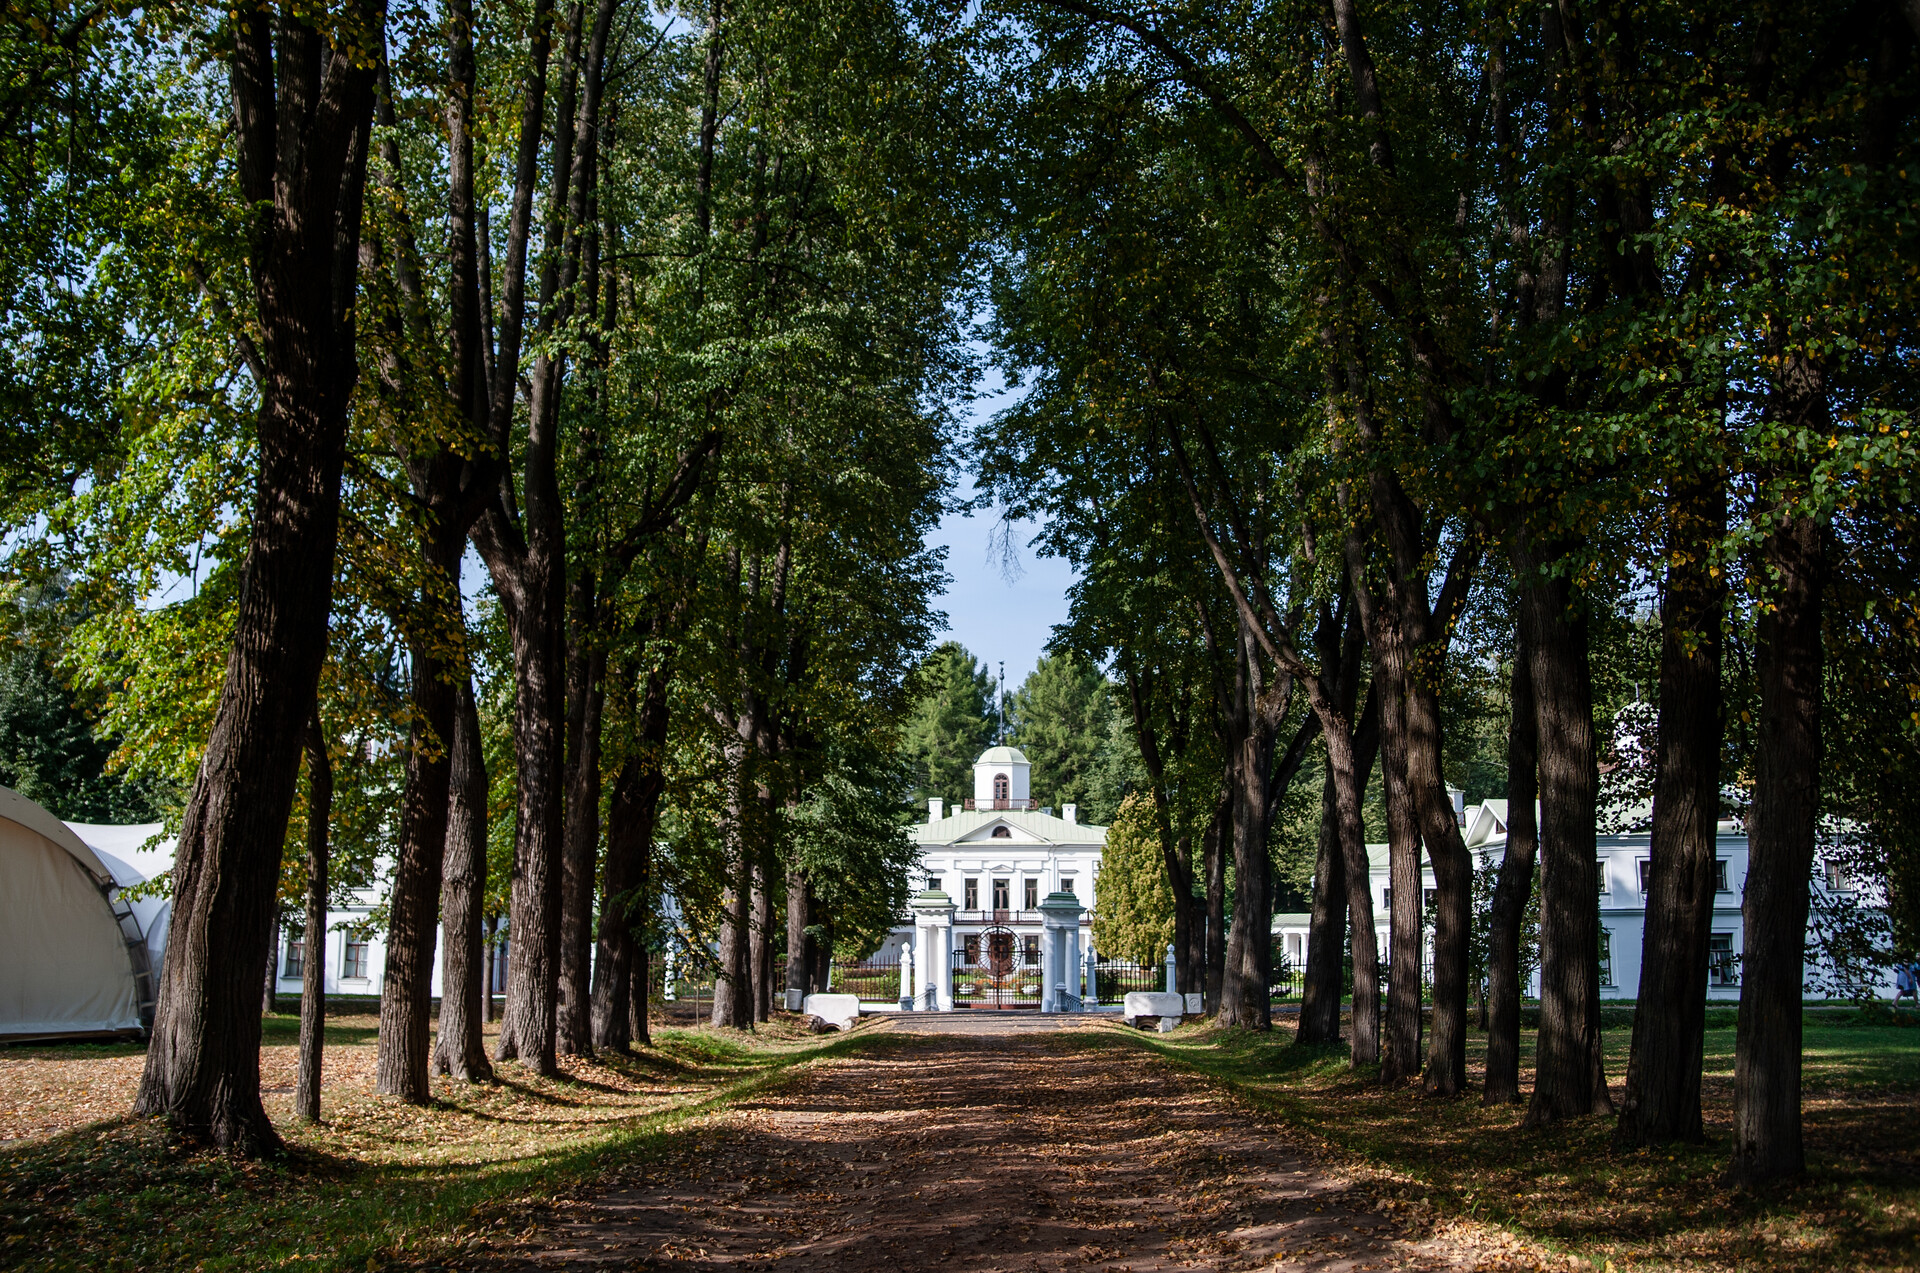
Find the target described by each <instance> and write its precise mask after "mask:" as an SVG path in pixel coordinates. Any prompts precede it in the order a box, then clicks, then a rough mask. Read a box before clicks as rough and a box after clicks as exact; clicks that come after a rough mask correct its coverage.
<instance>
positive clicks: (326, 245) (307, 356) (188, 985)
mask: <svg viewBox="0 0 1920 1273" xmlns="http://www.w3.org/2000/svg"><path fill="white" fill-rule="evenodd" d="M338 18H339V21H340V23H341V25H340V28H339V29H337V30H335V31H334V32H332V33H330V34H329V33H323V32H322V31H321V30H320V29H319V28H318V27H317V26H314V25H310V24H309V23H308V22H307V21H306V20H304V19H301V18H293V17H287V16H284V15H276V14H273V13H271V12H269V11H268V10H267V9H265V8H264V7H254V8H241V9H239V10H237V11H235V13H234V14H233V15H232V17H231V19H230V21H231V27H230V32H231V39H232V46H231V48H232V52H231V55H230V63H229V65H230V69H231V73H232V88H233V106H234V129H235V140H236V145H237V150H238V156H237V165H236V166H237V168H238V171H239V175H240V184H241V187H242V189H243V191H244V193H245V195H246V197H247V199H248V200H249V201H250V203H251V204H252V205H253V207H254V208H255V209H256V211H255V213H254V215H253V222H252V226H251V234H250V242H249V265H250V269H251V273H252V278H253V284H254V302H255V305H256V307H257V317H258V321H259V324H260V326H259V332H260V336H259V340H258V342H257V352H256V353H255V354H254V356H253V357H252V358H250V360H249V361H250V362H253V363H254V366H253V372H254V375H255V378H256V380H257V382H258V388H259V393H260V411H259V415H258V418H257V421H256V426H255V427H256V429H257V432H258V436H259V440H260V442H259V445H260V467H259V476H258V480H257V483H256V486H255V493H254V499H253V505H252V517H251V527H250V533H249V539H248V548H247V557H246V561H245V564H244V565H243V567H242V570H243V573H244V575H245V579H246V583H245V585H244V586H243V587H242V589H241V603H240V607H239V613H238V616H237V622H236V626H235V630H234V634H233V641H232V645H231V647H230V649H231V655H230V658H229V662H228V666H227V676H226V682H225V685H224V687H223V689H222V692H221V698H220V706H219V709H218V711H217V713H216V716H215V719H214V726H213V732H212V734H211V736H210V737H209V739H208V744H207V751H206V755H205V757H204V759H203V760H202V761H201V766H200V774H199V777H198V779H197V780H196V781H195V783H194V787H193V791H192V792H191V794H190V795H189V796H188V799H187V807H186V812H185V814H184V815H183V817H182V819H181V828H180V838H179V846H178V849H177V850H176V856H175V866H174V894H173V919H172V926H171V930H170V947H171V951H172V953H173V957H172V958H170V959H168V960H167V961H166V962H165V965H164V966H163V968H162V970H161V976H160V993H159V1006H158V1008H157V1010H156V1014H155V1019H154V1029H153V1045H152V1047H151V1048H150V1050H149V1051H148V1053H147V1065H146V1070H145V1072H144V1073H143V1074H142V1076H141V1081H140V1094H139V1097H138V1098H137V1100H136V1102H135V1106H134V1108H135V1111H136V1112H137V1113H141V1114H146V1115H164V1116H166V1117H167V1118H168V1120H169V1121H170V1123H171V1125H172V1127H173V1129H174V1131H175V1132H176V1133H177V1134H179V1135H181V1136H183V1137H185V1138H187V1139H189V1140H205V1141H210V1142H212V1143H214V1144H216V1145H220V1146H223V1147H227V1148H230V1149H233V1150H235V1151H237V1152H240V1153H245V1154H260V1153H267V1152H271V1151H274V1150H276V1149H278V1147H279V1145H280V1138H279V1136H278V1134H277V1133H276V1132H275V1131H274V1130H273V1125H272V1124H271V1123H270V1122H269V1121H268V1119H267V1116H266V1112H265V1110H264V1109H262V1108H261V1105H260V1057H259V1043H260V1014H259V1011H258V986H259V982H258V978H259V975H260V969H261V968H262V967H263V966H264V964H265V958H266V951H267V947H268V945H269V943H270V941H271V936H272V902H273V893H274V885H275V882H276V880H277V877H278V875H279V866H280V852H281V847H282V843H283V841H284V839H285V836H286V828H287V815H288V812H289V810H290V808H291V806H292V803H293V794H294V783H295V778H296V775H297V772H298V768H299V762H300V755H301V748H302V740H303V738H304V735H305V726H306V722H307V718H308V716H309V714H310V713H311V710H312V706H313V701H314V691H315V689H316V688H317V685H318V682H319V677H320V665H321V662H322V660H323V658H324V656H325V653H326V621H327V610H328V602H329V599H330V597H331V594H332V582H333V549H334V543H335V538H336V535H337V532H338V516H339V499H340V472H341V467H342V465H343V463H344V461H345V442H346V426H347V403H348V395H349V393H350V391H351V390H352V387H353V383H354V380H355V364H354V317H353V315H354V308H353V301H354V293H355V286H354V284H355V279H356V277H357V273H358V269H359V237H360V233H359V232H360V211H361V191H362V187H363V184H364V178H365V173H366V149H367V139H368V138H367V135H368V130H369V128H370V126H371V123H372V114H373V81H374V74H373V69H372V68H373V64H374V63H375V61H376V60H377V53H376V50H377V46H378V41H379V38H380V32H381V30H382V27H383V25H384V19H385V9H384V7H383V6H382V5H380V4H379V3H378V0H375V3H373V4H371V5H365V6H362V5H354V6H351V7H349V8H346V9H345V10H343V11H342V12H341V13H340V14H339V15H338ZM342 39H345V40H349V41H351V43H350V44H348V45H346V46H345V47H340V49H339V52H337V53H334V52H333V50H334V49H335V48H336V47H337V46H336V45H335V43H334V41H338V40H342ZM289 129H298V130H301V131H302V132H303V133H304V135H305V136H306V139H307V141H306V144H305V145H303V146H299V147H291V146H287V145H283V144H281V143H280V140H279V139H280V138H283V137H285V136H287V135H289V133H288V130H289Z"/></svg>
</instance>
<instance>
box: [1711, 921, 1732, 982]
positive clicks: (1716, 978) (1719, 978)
mask: <svg viewBox="0 0 1920 1273" xmlns="http://www.w3.org/2000/svg"><path fill="white" fill-rule="evenodd" d="M1737 959H1738V956H1737V955H1735V954H1734V953H1733V934H1732V933H1714V934H1713V935H1712V936H1710V937H1708V938H1707V971H1708V974H1709V975H1710V976H1711V978H1712V980H1713V984H1714V985H1716V986H1737V985H1739V984H1740V974H1739V971H1738V970H1737V969H1736V967H1735V961H1736V960H1737Z"/></svg>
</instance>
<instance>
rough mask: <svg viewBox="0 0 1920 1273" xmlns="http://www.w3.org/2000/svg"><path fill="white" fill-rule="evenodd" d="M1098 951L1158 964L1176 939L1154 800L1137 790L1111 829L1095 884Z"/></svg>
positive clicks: (1095, 925) (1121, 809) (1170, 896)
mask: <svg viewBox="0 0 1920 1273" xmlns="http://www.w3.org/2000/svg"><path fill="white" fill-rule="evenodd" d="M1093 908H1094V909H1093V944H1094V949H1096V950H1099V951H1102V952H1104V953H1105V954H1108V955H1113V956H1117V957H1119V958H1121V959H1130V960H1132V961H1133V962H1134V963H1136V964H1142V965H1145V966H1146V967H1149V968H1151V967H1154V966H1156V965H1158V964H1159V963H1160V962H1161V960H1163V959H1164V958H1165V957H1166V951H1167V945H1168V943H1170V942H1171V941H1172V940H1173V891H1172V890H1171V889H1170V888H1169V887H1168V885H1167V864H1166V856H1165V850H1164V848H1163V842H1162V840H1161V838H1160V825H1159V821H1158V819H1157V818H1156V817H1155V816H1154V811H1153V799H1152V797H1150V796H1147V795H1144V794H1141V793H1139V792H1135V793H1134V794H1133V795H1130V796H1128V797H1127V798H1126V799H1125V800H1123V801H1121V803H1120V811H1119V813H1118V814H1117V815H1116V816H1115V817H1114V820H1113V825H1112V826H1110V827H1108V828H1107V844H1106V848H1105V849H1104V850H1103V851H1102V852H1101V854H1100V878H1099V879H1098V880H1096V881H1095V882H1094V901H1093Z"/></svg>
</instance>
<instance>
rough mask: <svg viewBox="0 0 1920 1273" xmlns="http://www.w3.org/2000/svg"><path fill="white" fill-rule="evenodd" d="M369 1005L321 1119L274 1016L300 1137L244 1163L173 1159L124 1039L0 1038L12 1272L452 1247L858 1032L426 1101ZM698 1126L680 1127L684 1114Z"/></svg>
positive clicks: (293, 1024) (528, 1078) (329, 1262)
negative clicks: (407, 1082) (298, 1109)
mask: <svg viewBox="0 0 1920 1273" xmlns="http://www.w3.org/2000/svg"><path fill="white" fill-rule="evenodd" d="M376 1024H377V1021H376V1019H375V1018H373V1017H371V1016H359V1017H354V1016H347V1017H339V1018H335V1019H333V1020H332V1021H330V1023H329V1026H328V1038H327V1044H328V1047H327V1053H326V1058H325V1061H326V1071H325V1083H324V1085H323V1086H324V1097H325V1100H324V1104H323V1108H322V1113H323V1115H324V1121H323V1122H322V1123H321V1124H320V1125H319V1126H315V1127H303V1126H300V1125H298V1124H295V1123H294V1122H293V1121H292V1117H291V1114H292V1108H291V1107H292V1099H293V1098H292V1091H293V1062H294V1052H295V1048H294V1046H293V1043H294V1039H295V1037H296V1032H297V1029H298V1022H297V1020H296V1019H295V1018H293V1017H291V1016H273V1017H269V1018H268V1019H267V1023H266V1030H265V1037H264V1040H263V1046H262V1048H261V1072H262V1087H263V1090H264V1092H265V1097H266V1103H267V1108H268V1112H269V1113H270V1114H271V1115H272V1116H273V1118H274V1121H275V1123H276V1125H277V1126H278V1127H279V1128H280V1131H281V1133H282V1134H283V1135H284V1136H286V1138H287V1140H288V1143H289V1144H290V1146H292V1148H293V1150H294V1153H293V1154H291V1155H290V1156H288V1157H287V1158H286V1159H283V1160H281V1161H278V1162H270V1163H254V1164H249V1163H238V1162H234V1161H232V1160H230V1159H228V1158H227V1157H226V1156H224V1155H222V1154H217V1153H199V1154H191V1155H181V1154H178V1153H176V1152H173V1151H171V1150H170V1149H169V1147H168V1145H167V1143H166V1140H165V1136H164V1132H163V1129H162V1128H161V1127H159V1126H156V1125H155V1124H153V1123H151V1122H148V1121H145V1120H134V1119H131V1118H128V1117H127V1116H126V1113H125V1111H126V1110H127V1108H128V1106H129V1104H130V1103H131V1100H132V1096H133V1091H134V1087H135V1086H136V1085H137V1084H138V1081H139V1075H140V1067H141V1065H142V1063H143V1061H144V1056H143V1054H142V1050H141V1049H140V1048H139V1047H137V1046H134V1045H130V1044H113V1045H73V1046H62V1047H16V1048H6V1049H0V1268H6V1269H19V1270H31V1271H33V1273H42V1271H49V1273H50V1271H52V1270H69V1269H82V1270H86V1271H87V1273H109V1271H116V1273H117V1271H118V1270H129V1271H131V1270H152V1271H155V1273H166V1271H171V1270H189V1269H191V1270H207V1271H209V1273H211V1271H214V1270H241V1269H249V1270H251V1269H275V1268H299V1269H355V1270H366V1269H379V1268H382V1267H385V1266H386V1265H388V1264H391V1263H396V1262H404V1263H409V1264H412V1263H416V1262H420V1261H432V1260H433V1259H435V1258H436V1257H444V1256H449V1255H452V1254H454V1253H456V1252H457V1251H459V1250H460V1249H461V1248H462V1247H464V1246H466V1245H468V1244H470V1243H472V1242H473V1241H475V1240H476V1239H477V1238H479V1237H480V1236H481V1235H483V1234H486V1233H495V1234H497V1233H500V1232H502V1231H511V1230H515V1229H517V1228H519V1227H524V1226H525V1225H526V1224H527V1223H528V1219H527V1217H528V1216H529V1215H530V1214H531V1210H530V1209H532V1208H538V1207H542V1206H544V1205H546V1204H549V1203H550V1202H551V1201H552V1199H553V1198H554V1197H555V1196H556V1195H565V1194H567V1193H568V1192H570V1191H572V1190H575V1189H578V1188H579V1187H581V1186H583V1185H584V1184H585V1183H586V1182H587V1181H589V1180H591V1179H592V1178H594V1177H596V1176H598V1175H600V1174H601V1173H603V1172H604V1171H606V1170H607V1169H608V1168H610V1167H612V1166H615V1165H618V1164H619V1163H620V1162H622V1161H629V1160H631V1159H632V1158H633V1157H635V1156H641V1155H645V1154H647V1153H648V1152H649V1151H650V1150H651V1149H653V1148H654V1147H656V1146H657V1145H659V1144H660V1143H661V1141H662V1140H663V1138H664V1137H665V1135H666V1134H667V1133H668V1132H670V1131H676V1130H678V1134H680V1135H687V1134H693V1135H697V1134H698V1131H697V1128H695V1129H687V1124H689V1123H690V1122H691V1121H693V1120H696V1119H698V1118H699V1117H700V1116H702V1115H705V1114H709V1113H713V1112H717V1111H718V1110H720V1109H722V1108H724V1107H725V1106H726V1105H727V1104H729V1103H730V1102H732V1101H733V1100H735V1099H738V1098H739V1097H741V1096H743V1095H745V1094H747V1093H749V1092H752V1091H753V1090H755V1089H757V1088H758V1087H760V1086H761V1085H762V1084H764V1083H765V1082H767V1081H769V1080H771V1079H772V1078H774V1077H775V1076H776V1075H778V1074H779V1073H781V1072H782V1071H784V1070H787V1069H789V1068H790V1067H792V1066H793V1065H795V1064H799V1063H803V1062H805V1061H808V1060H810V1059H812V1058H815V1057H819V1056H822V1055H829V1054H833V1053H836V1052H840V1051H844V1050H845V1049H847V1048H850V1047H859V1046H863V1044H864V1039H863V1037H862V1036H854V1037H852V1038H847V1037H844V1036H827V1037H825V1038H824V1039H822V1038H815V1037H813V1036H809V1035H805V1034H802V1033H800V1032H799V1031H798V1030H797V1029H796V1028H795V1027H793V1026H791V1025H782V1024H776V1025H774V1026H771V1027H763V1028H762V1030H761V1032H760V1033H759V1034H757V1035H753V1036H748V1035H743V1034H738V1033H734V1032H727V1033H724V1034H722V1033H718V1032H710V1031H706V1030H697V1029H663V1030H659V1031H658V1032H657V1033H656V1036H655V1037H656V1043H657V1046H656V1047H655V1048H653V1049H652V1050H650V1051H648V1052H647V1053H645V1054H644V1055H638V1056H633V1057H616V1058H608V1059H606V1060H604V1061H595V1062H585V1063H567V1064H566V1065H565V1066H564V1068H565V1070H566V1073H565V1074H564V1075H563V1076H562V1077H560V1078H557V1079H542V1078H539V1077H538V1076H536V1075H533V1074H531V1073H529V1072H527V1071H526V1070H524V1069H522V1068H521V1067H519V1066H517V1065H509V1066H505V1067H502V1072H501V1075H500V1081H499V1082H498V1083H495V1084H490V1085H480V1086H470V1085H467V1084H464V1083H454V1082H451V1081H449V1080H445V1079H435V1081H434V1097H435V1100H434V1103H433V1104H432V1105H430V1106H426V1107H416V1106H409V1105H405V1104H402V1103H400V1102H397V1101H393V1100H390V1099H385V1098H381V1097H377V1096H375V1095H373V1092H372V1075H373V1059H374V1035H375V1027H376ZM680 1129H686V1130H680Z"/></svg>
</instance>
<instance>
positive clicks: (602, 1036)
mask: <svg viewBox="0 0 1920 1273" xmlns="http://www.w3.org/2000/svg"><path fill="white" fill-rule="evenodd" d="M668 679H669V678H668V674H667V672H666V670H665V669H664V668H656V669H654V670H653V671H651V672H649V673H648V674H647V679H646V689H645V691H644V693H643V694H642V697H641V701H640V713H639V720H638V722H637V728H636V729H635V731H634V734H635V737H634V744H633V751H632V752H631V753H630V754H629V755H628V757H627V758H626V760H624V761H623V762H622V763H621V766H620V772H619V775H618V776H617V777H616V778H615V779H614V789H613V799H612V801H611V802H610V803H609V804H608V807H607V864H606V869H605V872H604V876H603V883H602V886H601V887H602V890H603V891H602V895H601V901H600V955H599V959H598V960H597V961H596V963H595V966H594V986H593V1032H594V1039H593V1041H594V1046H595V1047H598V1048H603V1049H610V1050H612V1051H616V1052H619V1051H624V1050H626V1048H627V1047H628V1046H629V1045H630V1044H632V1043H634V1042H646V1041H647V1036H646V1034H645V1033H644V1031H643V1032H641V1033H639V1034H635V1033H634V1031H633V1029H632V1024H633V1023H632V1021H631V1020H630V1018H631V1015H632V1014H630V1013H629V1012H628V1011H627V1008H626V1005H627V1002H628V1000H629V998H630V997H631V996H633V995H635V994H637V995H638V996H639V998H638V1000H637V1002H639V1003H641V1004H642V1005H644V1003H645V996H646V940H645V923H646V911H647V900H648V887H649V876H650V874H651V865H652V858H653V838H654V832H655V828H656V827H657V826H658V824H659V816H660V798H661V796H662V794H663V793H664V792H665V791H666V774H665V770H664V768H663V766H662V763H661V762H662V758H663V756H664V753H665V750H666V742H667V724H668V708H667V685H668ZM635 978H638V984H637V989H636V987H635ZM640 1015H641V1021H642V1024H644V1020H645V1012H644V1008H643V1010H642V1012H641V1014H640Z"/></svg>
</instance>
